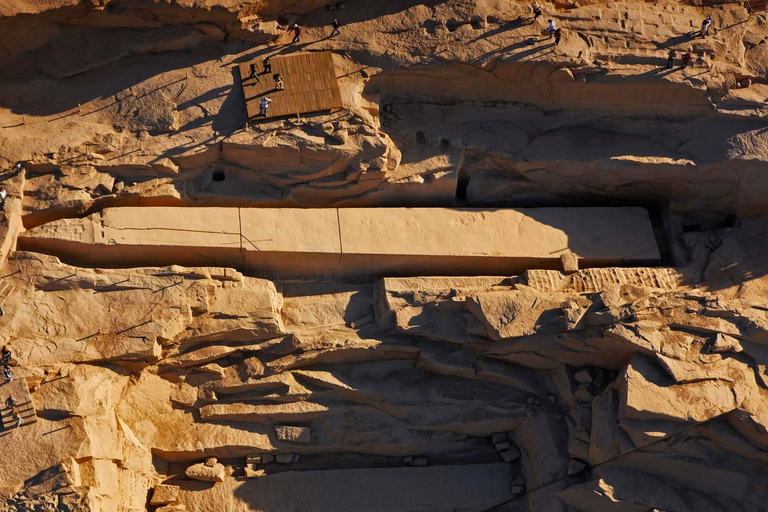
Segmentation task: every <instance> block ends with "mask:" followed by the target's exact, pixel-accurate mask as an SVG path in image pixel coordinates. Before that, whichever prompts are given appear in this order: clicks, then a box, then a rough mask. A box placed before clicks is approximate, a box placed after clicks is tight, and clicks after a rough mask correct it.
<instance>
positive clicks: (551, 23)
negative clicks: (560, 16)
mask: <svg viewBox="0 0 768 512" xmlns="http://www.w3.org/2000/svg"><path fill="white" fill-rule="evenodd" d="M555 30H557V27H556V26H555V20H549V26H548V27H547V32H549V38H550V39H552V35H553V34H554V33H555Z"/></svg>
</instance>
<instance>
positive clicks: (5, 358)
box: [0, 345, 22, 427]
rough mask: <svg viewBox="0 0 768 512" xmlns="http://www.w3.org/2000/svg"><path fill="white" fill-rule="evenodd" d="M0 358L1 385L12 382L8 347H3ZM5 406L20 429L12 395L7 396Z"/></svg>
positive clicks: (19, 416) (20, 418)
mask: <svg viewBox="0 0 768 512" xmlns="http://www.w3.org/2000/svg"><path fill="white" fill-rule="evenodd" d="M0 356H2V364H3V378H4V381H3V384H8V383H9V382H12V381H13V372H11V367H10V366H9V365H10V364H11V349H10V348H9V347H8V345H4V346H3V350H2V353H1V354H0ZM5 405H6V407H7V408H8V409H10V410H11V417H12V418H13V420H14V421H15V422H16V426H17V427H20V426H21V422H22V417H21V414H19V411H18V409H17V408H16V398H15V397H14V396H13V395H11V394H8V398H6V399H5Z"/></svg>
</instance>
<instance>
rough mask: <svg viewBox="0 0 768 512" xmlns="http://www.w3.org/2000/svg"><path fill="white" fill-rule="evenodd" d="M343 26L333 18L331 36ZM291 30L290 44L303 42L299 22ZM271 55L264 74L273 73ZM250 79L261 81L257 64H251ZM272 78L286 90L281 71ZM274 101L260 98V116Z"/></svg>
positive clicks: (266, 59) (338, 32) (264, 63)
mask: <svg viewBox="0 0 768 512" xmlns="http://www.w3.org/2000/svg"><path fill="white" fill-rule="evenodd" d="M340 27H341V23H340V22H339V20H338V19H337V18H333V22H331V35H330V36H329V37H333V36H336V35H339V34H341V30H339V29H340ZM289 30H290V31H291V32H293V39H292V40H291V43H290V44H296V43H299V42H301V34H302V29H301V27H300V26H299V25H298V23H294V24H293V25H292V26H291V27H290V29H289ZM269 59H270V57H269V56H268V57H266V58H265V59H264V61H263V67H264V72H263V73H262V74H265V75H267V74H270V73H272V63H270V61H269ZM248 79H253V80H255V81H256V83H261V79H260V78H259V73H258V72H257V71H256V64H251V65H250V74H249V75H248ZM272 79H273V80H274V81H275V89H276V90H278V91H284V90H285V80H284V78H283V75H281V74H280V73H274V74H273V75H272ZM270 103H272V99H271V98H269V97H268V96H264V97H262V98H261V100H259V114H258V115H259V116H264V117H266V116H267V113H268V111H269V105H270Z"/></svg>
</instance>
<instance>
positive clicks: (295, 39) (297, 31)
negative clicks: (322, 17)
mask: <svg viewBox="0 0 768 512" xmlns="http://www.w3.org/2000/svg"><path fill="white" fill-rule="evenodd" d="M292 30H293V34H294V35H293V41H291V44H296V43H298V42H299V40H300V39H301V27H300V26H299V25H298V24H297V23H294V24H293V27H292Z"/></svg>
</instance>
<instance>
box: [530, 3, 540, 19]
mask: <svg viewBox="0 0 768 512" xmlns="http://www.w3.org/2000/svg"><path fill="white" fill-rule="evenodd" d="M531 9H533V21H536V20H537V19H538V18H539V16H541V6H540V5H539V4H538V3H536V2H533V4H532V5H531Z"/></svg>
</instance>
